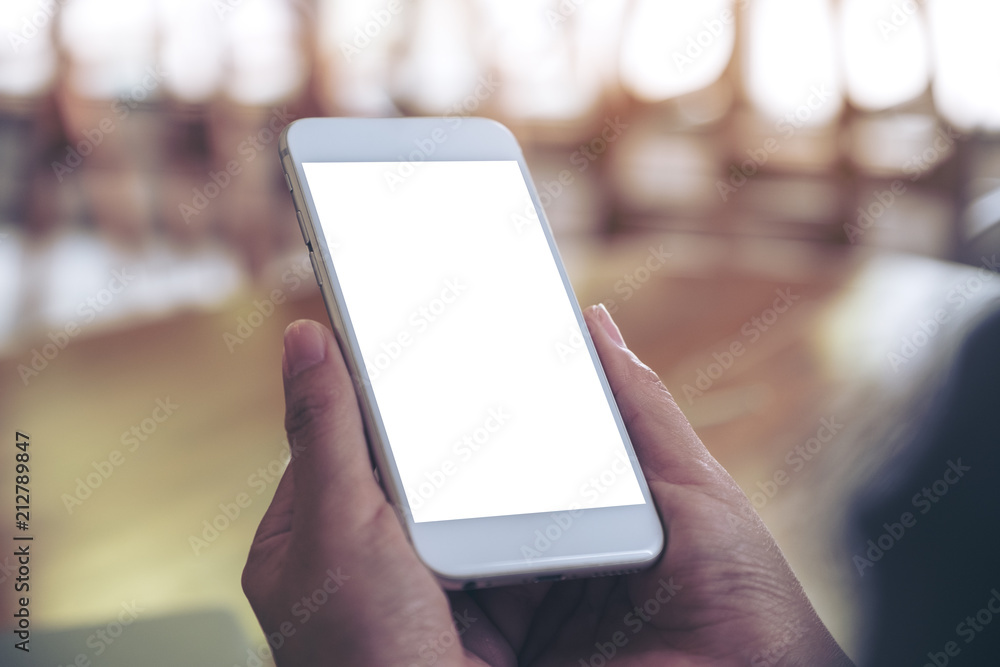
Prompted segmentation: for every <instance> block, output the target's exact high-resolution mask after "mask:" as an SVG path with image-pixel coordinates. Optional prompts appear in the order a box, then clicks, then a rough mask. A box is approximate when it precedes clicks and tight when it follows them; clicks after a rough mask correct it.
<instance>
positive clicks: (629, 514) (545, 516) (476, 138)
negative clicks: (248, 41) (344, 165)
mask: <svg viewBox="0 0 1000 667" xmlns="http://www.w3.org/2000/svg"><path fill="white" fill-rule="evenodd" d="M429 146H433V151H429V150H428V147H429ZM279 150H280V158H281V164H282V168H283V170H284V172H285V176H286V179H287V181H288V186H289V189H290V190H291V193H292V199H293V201H294V203H295V208H296V212H297V216H298V219H299V224H300V227H301V230H302V235H303V240H304V241H305V242H306V244H307V246H308V248H309V251H310V259H311V260H312V265H313V269H314V271H315V273H316V277H317V282H318V283H319V284H320V290H321V292H322V294H323V300H324V302H325V304H326V308H327V311H328V312H329V315H330V320H331V324H332V325H333V331H334V333H335V335H336V337H337V340H338V342H339V344H340V347H341V349H342V350H343V351H344V353H345V358H346V361H347V365H348V369H349V371H350V374H351V377H352V379H353V380H354V384H355V388H356V389H357V394H358V401H359V405H360V408H361V413H362V415H363V418H364V422H365V430H366V433H367V437H368V442H369V447H370V449H371V452H372V455H373V458H374V460H375V462H376V464H377V466H378V474H379V476H380V481H381V482H382V487H383V489H384V490H385V493H386V495H387V497H388V499H389V501H390V502H391V503H392V504H393V506H394V507H395V508H396V511H397V514H398V516H399V518H400V521H401V522H402V523H403V525H404V527H405V528H406V531H407V533H408V536H409V538H410V541H411V543H412V544H413V546H414V549H415V550H416V552H417V554H418V556H419V557H420V558H421V560H422V561H423V562H424V564H426V565H427V567H428V568H429V569H430V570H431V571H432V572H433V573H434V574H435V575H436V576H437V578H438V579H439V580H440V581H441V583H442V585H443V586H444V587H445V588H449V589H472V588H483V587H487V586H494V585H503V584H514V583H523V582H531V581H555V580H560V579H570V578H578V577H589V576H595V575H609V574H624V573H628V572H634V571H639V570H642V569H645V568H647V567H649V566H651V565H652V564H654V563H655V562H656V561H657V560H658V558H659V556H660V554H661V553H662V551H663V548H664V542H665V540H664V534H663V529H662V526H661V523H660V519H659V516H658V514H657V511H656V508H655V505H654V503H653V499H652V496H651V495H650V492H649V488H648V485H647V484H646V480H645V478H644V477H643V475H642V471H641V469H640V467H639V463H638V460H637V459H636V456H635V452H634V451H633V449H632V443H631V440H630V439H629V436H628V432H627V431H626V429H625V424H624V422H623V420H622V417H621V414H620V412H619V410H618V406H617V405H616V404H615V400H614V395H613V393H612V391H611V388H610V385H609V384H608V380H607V378H606V376H605V374H604V370H603V368H602V367H601V363H600V359H599V358H598V356H597V351H596V349H595V348H594V343H593V341H592V340H591V338H590V334H589V332H588V330H587V326H586V323H585V321H584V319H583V314H582V312H581V310H580V307H579V304H578V303H577V300H576V297H575V295H574V293H573V288H572V286H571V285H570V282H569V279H568V277H567V275H566V271H565V268H564V267H563V264H562V261H561V259H560V257H559V252H558V249H557V248H556V245H555V240H554V238H553V235H552V231H551V229H550V227H549V224H548V221H547V220H546V218H545V212H544V210H543V209H542V206H541V203H540V201H539V197H538V193H537V191H536V190H535V187H534V183H533V181H532V179H531V176H530V174H529V173H528V167H527V165H526V163H525V161H524V156H523V155H522V153H521V149H520V147H519V146H518V143H517V140H516V139H515V138H514V136H513V134H511V132H510V131H509V130H508V129H507V128H506V127H504V126H503V125H501V124H500V123H497V122H496V121H492V120H489V119H485V118H475V117H447V118H391V119H367V118H304V119H300V120H296V121H294V122H293V123H291V124H289V125H288V126H286V127H285V129H284V131H283V132H282V133H281V137H280V142H279ZM401 155H402V156H404V157H406V158H408V159H411V158H414V157H418V156H419V158H420V159H424V160H429V161H430V160H442V161H479V160H489V161H496V160H514V161H517V163H518V165H519V166H520V169H521V174H522V176H523V177H524V181H525V184H526V186H527V188H528V192H529V193H530V196H531V200H532V202H533V204H534V206H535V210H536V211H537V213H538V219H539V221H540V223H541V226H542V229H543V231H544V234H545V238H546V240H547V242H548V244H549V247H550V249H551V251H552V254H553V258H554V259H555V261H556V264H557V266H558V269H559V275H560V277H561V279H562V282H563V285H564V287H565V289H566V293H567V298H568V299H569V300H570V303H571V305H572V308H573V312H574V314H575V317H576V319H577V320H578V322H579V324H580V329H581V331H582V334H583V338H584V342H585V345H586V348H587V351H588V353H589V354H590V357H591V359H592V360H593V363H594V365H595V367H596V370H597V374H598V376H599V378H600V381H601V384H602V386H603V388H604V392H605V395H606V396H607V398H608V402H609V405H610V407H611V410H612V413H613V414H614V418H615V421H616V423H617V425H618V429H619V431H620V433H621V435H622V439H623V442H624V443H625V448H626V451H627V453H628V457H629V460H630V462H631V464H632V468H633V471H634V474H635V476H636V479H637V481H638V483H639V487H640V489H641V490H642V495H643V498H644V500H645V502H644V504H642V505H628V506H621V507H604V508H591V509H581V510H575V511H573V512H572V513H570V512H569V511H567V512H563V513H559V512H556V513H551V512H546V513H541V514H520V515H511V516H500V517H488V518H477V519H458V520H451V521H433V522H421V523H417V522H414V521H413V517H412V515H411V513H410V510H409V505H408V503H407V500H406V496H405V493H404V492H403V486H402V483H401V481H400V476H399V472H398V470H397V468H396V465H395V463H394V460H393V456H392V451H391V448H390V446H389V444H388V441H387V438H386V433H385V429H384V427H383V424H382V419H381V416H380V413H379V410H378V406H377V404H376V401H375V396H374V393H373V391H372V386H371V383H370V381H369V380H368V374H367V371H366V369H365V368H364V365H363V362H361V363H359V360H361V359H362V358H363V357H362V355H361V350H360V347H359V345H358V341H357V339H356V337H355V335H354V331H353V327H352V324H351V321H350V314H349V313H348V312H347V309H346V306H345V301H344V298H343V294H342V293H341V291H340V287H339V284H338V282H337V277H336V269H335V267H334V266H333V262H332V260H331V257H330V253H329V249H328V247H327V243H326V240H325V238H324V234H323V229H322V226H321V225H320V223H319V219H318V216H317V213H316V208H315V205H314V203H313V198H312V196H311V194H310V192H309V187H308V182H307V180H306V178H305V173H304V171H303V168H302V163H304V162H306V163H308V162H396V161H399V158H400V156H401ZM557 515H564V516H561V517H559V518H557ZM567 519H569V520H571V521H572V523H571V525H570V526H568V527H565V528H564V527H563V525H564V524H565V523H566V521H567ZM536 531H537V532H536ZM556 533H558V538H557V539H555V540H550V543H551V545H550V546H549V548H548V549H546V550H545V551H544V553H542V554H541V555H540V556H539V557H537V558H525V556H524V555H522V546H529V547H530V548H534V546H533V545H535V544H538V543H542V544H544V542H539V540H538V537H537V536H538V535H543V536H545V535H548V536H552V535H555V534H556Z"/></svg>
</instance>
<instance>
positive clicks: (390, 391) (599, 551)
mask: <svg viewBox="0 0 1000 667" xmlns="http://www.w3.org/2000/svg"><path fill="white" fill-rule="evenodd" d="M280 152H281V164H282V167H283V169H284V171H285V175H286V177H287V179H288V186H289V189H290V190H291V193H292V199H293V201H294V203H295V208H296V211H297V213H298V220H299V224H300V226H301V228H302V236H303V239H304V241H305V243H306V245H307V246H308V247H309V250H310V257H311V259H312V263H313V269H314V270H315V272H316V279H317V282H318V283H319V284H320V288H321V290H322V293H323V298H324V300H325V302H326V307H327V310H328V311H329V314H330V319H331V322H332V324H333V330H334V332H335V334H336V336H337V339H338V341H339V343H340V346H341V349H342V350H343V352H344V355H345V357H346V359H347V363H348V367H349V369H350V372H351V375H352V376H353V379H354V382H355V386H356V388H357V394H358V399H359V403H360V406H361V411H362V414H363V415H364V420H365V428H366V431H367V437H368V442H369V446H370V448H371V451H372V454H373V458H374V460H375V462H376V465H377V466H378V475H379V478H380V481H381V483H382V486H383V489H384V490H385V493H386V494H387V496H388V498H389V500H390V501H391V502H392V503H393V505H394V506H395V507H396V509H397V512H398V514H399V518H400V520H401V521H402V523H403V524H404V526H405V528H406V530H407V532H408V535H409V538H410V540H411V542H412V544H413V546H414V549H415V550H416V552H417V554H418V555H419V557H420V558H421V559H422V561H423V562H424V563H425V564H426V565H427V567H428V568H429V569H430V570H431V571H432V572H433V573H434V574H435V575H436V576H437V577H438V578H439V580H440V581H441V582H442V584H443V585H444V586H445V587H446V588H452V589H458V588H465V589H471V588H480V587H485V586H491V585H499V584H512V583H519V582H527V581H556V580H560V579H569V578H575V577H585V576H593V575H599V574H620V573H626V572H633V571H638V570H640V569H643V568H645V567H648V566H650V565H652V564H653V563H654V562H655V561H656V560H657V558H658V557H659V555H660V553H661V551H662V550H663V544H664V536H663V530H662V528H661V525H660V521H659V518H658V515H657V512H656V508H655V507H654V505H653V501H652V499H651V497H650V494H649V489H648V488H647V485H646V481H645V479H644V478H643V475H642V472H641V470H640V469H639V464H638V462H637V460H636V457H635V453H634V452H633V450H632V445H631V443H630V442H629V436H628V433H627V432H626V430H625V425H624V423H623V421H622V418H621V415H620V414H619V411H618V408H617V406H616V405H615V401H614V397H613V395H612V392H611V390H610V387H609V385H608V381H607V379H606V377H605V375H604V372H603V369H602V368H601V364H600V361H599V359H598V356H597V352H596V351H595V349H594V345H593V342H592V341H591V338H590V335H589V333H588V331H587V327H586V324H585V323H584V320H583V316H582V313H581V311H580V307H579V305H578V304H577V302H576V298H575V297H574V295H573V290H572V288H571V286H570V283H569V280H568V279H567V277H566V272H565V270H564V269H563V266H562V263H561V261H560V259H559V254H558V251H557V250H556V246H555V242H554V240H553V237H552V232H551V230H550V229H549V226H548V223H547V222H546V220H545V214H544V212H543V210H542V207H541V205H540V203H539V198H538V194H537V192H536V191H535V188H534V186H533V185H532V181H531V177H530V176H529V174H528V168H527V166H526V165H525V162H524V157H523V156H522V155H521V150H520V148H519V146H518V144H517V141H516V140H515V138H514V136H513V135H512V134H511V133H510V131H509V130H507V129H506V128H505V127H504V126H503V125H501V124H499V123H497V122H494V121H491V120H487V119H483V118H458V117H453V118H391V119H363V118H306V119H302V120H297V121H295V122H293V123H291V124H290V125H288V126H287V127H286V128H285V130H284V131H283V132H282V134H281V142H280Z"/></svg>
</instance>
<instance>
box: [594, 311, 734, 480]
mask: <svg viewBox="0 0 1000 667" xmlns="http://www.w3.org/2000/svg"><path fill="white" fill-rule="evenodd" d="M584 318H585V319H586V321H587V327H588V329H589V330H590V335H591V338H592V339H593V341H594V345H595V347H596V348H597V354H598V355H599V356H600V358H601V365H602V366H603V367H604V372H605V375H607V378H608V382H609V384H610V385H611V391H612V392H613V393H614V396H615V400H616V401H617V403H618V409H619V411H620V412H621V415H622V419H623V420H624V421H625V426H626V428H627V429H628V432H629V437H630V438H631V440H632V445H633V447H635V451H636V456H638V457H639V462H640V464H641V465H642V469H643V471H644V472H645V474H646V476H647V478H650V479H651V480H654V479H658V480H662V481H665V482H670V483H672V484H703V483H710V484H718V483H719V482H720V481H722V482H725V484H726V485H727V486H731V485H733V484H734V483H733V482H732V478H731V477H730V476H729V474H728V473H726V472H725V470H724V469H723V468H722V466H721V465H720V464H719V462H718V461H716V460H715V458H714V457H713V456H712V455H711V454H710V453H709V452H708V450H707V449H706V448H705V445H703V444H702V442H701V440H700V439H699V438H698V436H697V435H696V434H695V432H694V429H693V428H691V424H690V423H689V422H688V420H687V417H685V416H684V413H683V412H681V409H680V407H678V405H677V402H676V401H675V400H674V397H673V396H671V395H670V392H669V391H668V390H667V388H666V387H665V386H664V385H663V383H662V382H661V381H660V378H659V377H658V376H657V375H656V373H654V372H653V370H652V369H651V368H650V367H649V366H647V365H646V364H644V363H642V362H641V361H639V358H638V357H637V356H635V354H633V353H632V351H631V350H629V349H628V347H626V345H625V340H624V339H623V338H622V335H621V332H620V331H619V330H618V326H617V325H616V324H615V323H614V320H612V319H611V314H610V313H608V311H607V309H606V308H605V307H604V305H603V304H599V305H597V306H591V307H589V308H587V309H586V310H585V311H584Z"/></svg>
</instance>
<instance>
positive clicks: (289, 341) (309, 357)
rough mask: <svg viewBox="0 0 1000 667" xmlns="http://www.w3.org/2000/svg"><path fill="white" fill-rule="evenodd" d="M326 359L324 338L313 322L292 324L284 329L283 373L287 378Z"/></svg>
mask: <svg viewBox="0 0 1000 667" xmlns="http://www.w3.org/2000/svg"><path fill="white" fill-rule="evenodd" d="M324 359H326V338H325V337H324V336H323V330H322V329H321V328H320V326H319V325H318V324H316V323H315V322H309V321H306V320H302V321H299V322H292V323H291V324H289V325H288V328H287V329H285V372H286V374H287V375H288V377H295V376H296V375H298V374H299V373H301V372H302V371H304V370H307V369H309V368H312V367H313V366H315V365H316V364H318V363H320V362H321V361H323V360H324Z"/></svg>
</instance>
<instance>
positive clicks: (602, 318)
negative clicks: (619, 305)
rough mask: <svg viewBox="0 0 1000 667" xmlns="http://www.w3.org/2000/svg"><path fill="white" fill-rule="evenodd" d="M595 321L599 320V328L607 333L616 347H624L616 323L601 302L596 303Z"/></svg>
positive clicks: (623, 340) (623, 341)
mask: <svg viewBox="0 0 1000 667" xmlns="http://www.w3.org/2000/svg"><path fill="white" fill-rule="evenodd" d="M597 321H598V322H600V324H601V328H602V329H604V330H605V331H606V332H607V333H608V336H609V337H610V338H611V340H612V341H614V342H615V344H616V345H617V346H618V347H621V348H625V339H624V338H622V332H621V331H619V330H618V325H617V324H615V321H614V320H613V319H611V313H609V312H608V309H607V308H606V307H605V306H604V304H603V303H599V304H597Z"/></svg>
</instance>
